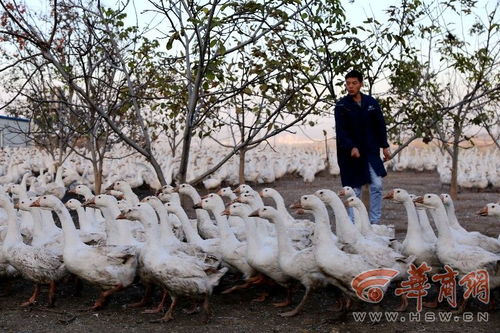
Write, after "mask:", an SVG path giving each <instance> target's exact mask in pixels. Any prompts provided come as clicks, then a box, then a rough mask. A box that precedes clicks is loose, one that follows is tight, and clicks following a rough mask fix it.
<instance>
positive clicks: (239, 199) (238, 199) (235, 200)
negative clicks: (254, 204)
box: [233, 197, 244, 203]
mask: <svg viewBox="0 0 500 333" xmlns="http://www.w3.org/2000/svg"><path fill="white" fill-rule="evenodd" d="M235 202H239V203H244V202H243V201H242V200H241V198H240V197H237V198H236V199H234V200H233V203H235Z"/></svg>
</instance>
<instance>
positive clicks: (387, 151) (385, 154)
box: [382, 148, 392, 162]
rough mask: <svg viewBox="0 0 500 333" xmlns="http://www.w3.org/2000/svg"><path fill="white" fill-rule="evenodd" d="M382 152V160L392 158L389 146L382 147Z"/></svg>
mask: <svg viewBox="0 0 500 333" xmlns="http://www.w3.org/2000/svg"><path fill="white" fill-rule="evenodd" d="M382 153H383V154H384V162H385V161H388V160H390V159H391V158H392V156H391V150H390V149H389V148H384V149H382Z"/></svg>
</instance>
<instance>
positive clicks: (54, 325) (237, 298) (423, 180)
mask: <svg viewBox="0 0 500 333" xmlns="http://www.w3.org/2000/svg"><path fill="white" fill-rule="evenodd" d="M262 187H264V186H256V188H262ZM273 187H275V188H276V189H278V190H279V191H280V192H281V193H283V195H284V197H285V201H286V203H287V204H290V203H292V202H293V201H295V200H297V199H298V198H299V197H300V195H302V194H308V193H312V192H313V191H315V190H317V189H321V188H330V189H334V190H338V189H339V188H340V180H339V179H338V178H336V177H331V176H328V175H318V177H317V178H316V180H315V181H314V182H313V183H312V184H304V183H303V182H302V180H301V179H300V178H296V177H293V176H288V177H286V178H285V179H282V180H279V181H277V182H276V183H275V184H274V185H273ZM384 187H385V188H386V189H387V190H389V189H391V188H394V187H401V188H405V189H407V190H409V191H410V192H412V193H416V194H424V193H427V192H433V193H441V192H444V191H446V188H442V187H441V185H440V183H439V177H438V175H437V174H436V173H434V172H424V173H417V172H399V173H395V172H392V173H390V174H389V175H388V177H387V178H385V181H384ZM499 198H500V193H499V192H498V190H497V191H495V190H492V189H490V190H486V191H481V192H476V191H470V190H463V191H461V193H460V195H459V200H458V202H456V208H457V215H458V219H459V220H460V222H461V223H462V225H463V226H464V227H465V228H467V229H468V230H478V231H481V232H483V233H485V234H487V235H489V236H495V237H496V236H497V235H498V234H499V233H500V221H498V220H495V219H494V218H480V217H477V216H475V214H474V212H475V211H476V210H478V209H479V208H480V207H482V205H483V204H485V203H487V202H492V201H497V200H498V199H499ZM383 223H388V224H395V225H396V228H397V229H396V230H397V233H398V234H397V236H398V237H399V238H402V237H404V234H403V231H404V230H405V225H406V216H405V213H404V209H403V207H402V206H400V205H397V204H394V203H390V202H386V203H384V208H383ZM231 283H234V277H231V276H227V277H225V278H224V279H223V281H222V286H221V287H220V288H218V289H217V290H216V291H215V293H214V295H213V297H212V299H211V302H212V308H213V316H212V318H211V320H210V323H209V324H207V325H203V324H201V315H200V314H194V315H187V314H184V313H183V312H182V311H181V310H180V309H181V308H182V307H183V306H187V305H188V304H187V303H181V304H180V306H179V308H178V310H177V312H176V314H175V320H174V321H172V322H169V323H164V324H158V323H151V322H150V321H151V320H153V319H157V318H159V315H149V314H142V313H141V310H140V309H130V308H126V307H125V306H124V305H125V304H127V303H131V302H134V301H136V300H137V299H138V298H139V297H140V295H141V293H142V287H141V286H140V285H134V286H132V287H130V288H129V289H127V290H126V291H124V292H121V293H120V294H117V295H115V296H114V297H112V299H111V301H110V303H109V305H108V306H107V307H106V308H105V309H104V310H101V311H98V312H89V311H81V310H82V309H84V308H87V307H89V306H91V305H92V304H93V301H94V300H95V298H96V296H97V290H96V289H95V288H94V287H92V286H90V285H85V287H84V291H83V296H81V297H74V296H72V295H71V293H72V290H73V287H72V285H70V284H66V285H62V286H61V287H60V290H59V292H58V299H57V301H56V307H55V308H52V309H48V308H46V307H45V306H44V305H45V304H46V301H47V299H46V293H45V291H44V292H43V293H42V295H41V297H40V304H39V305H35V306H33V307H31V308H27V309H26V308H20V307H19V304H20V303H21V302H22V301H25V300H26V299H28V298H29V296H30V294H31V292H32V287H31V285H30V284H29V283H28V282H26V281H23V280H17V281H14V282H13V284H12V288H11V291H10V294H9V295H7V296H1V297H0V331H2V332H54V331H57V332H104V331H107V332H160V331H170V332H189V333H192V332H372V331H373V332H375V331H376V332H379V333H380V332H417V331H426V332H457V331H459V330H460V331H461V332H491V331H493V332H494V331H497V332H498V331H500V314H499V306H498V305H497V308H496V310H494V311H492V312H489V314H488V316H489V317H488V321H482V322H478V320H476V319H474V320H473V321H472V322H469V323H467V322H464V320H463V317H456V318H455V317H453V318H452V319H453V320H452V322H451V323H443V322H438V321H435V322H425V320H423V317H422V319H421V320H420V321H418V322H409V321H408V319H409V317H408V313H406V314H403V315H402V316H403V317H404V319H405V321H404V322H403V319H398V320H397V322H396V323H390V322H388V321H386V320H382V321H381V322H379V323H372V322H371V321H370V320H368V319H366V320H365V322H364V323H359V322H356V321H355V320H354V319H353V315H352V313H347V314H346V315H345V316H343V317H342V316H339V315H338V314H336V313H334V312H332V311H330V310H329V307H330V306H332V305H334V303H335V297H336V292H335V291H334V290H333V288H326V289H324V290H319V291H317V292H315V293H314V295H313V296H312V297H311V299H310V300H309V302H308V303H307V304H306V306H305V308H304V311H303V312H302V313H301V314H299V315H298V316H296V317H294V318H282V317H280V316H278V313H279V312H281V311H283V310H279V309H276V308H274V307H273V306H272V305H271V302H275V301H278V300H281V299H282V297H283V292H282V291H281V290H280V289H276V290H271V295H270V297H269V299H268V300H267V301H265V302H264V303H255V302H251V300H252V299H253V298H254V297H255V296H256V294H257V293H258V292H259V291H262V288H254V289H248V290H245V291H242V292H239V293H234V294H230V295H221V294H220V289H221V288H224V287H226V286H228V285H230V284H231ZM0 292H3V288H2V286H0ZM159 296H160V295H159V291H157V293H156V295H155V302H157V301H158V300H159ZM301 296H302V290H300V289H299V291H298V292H297V293H296V295H295V297H294V305H295V304H297V302H298V301H299V300H300V297H301ZM496 298H497V302H498V296H497V297H496ZM410 302H411V303H410V307H409V309H410V310H409V311H415V303H414V302H412V301H410ZM397 303H398V299H397V298H396V297H395V296H393V293H392V291H390V292H389V293H388V294H387V296H386V298H385V299H384V301H383V302H382V304H381V306H380V307H378V308H375V307H373V306H372V305H367V304H359V305H357V311H375V310H377V311H391V310H392V309H394V308H395V307H396V305H397ZM450 310H451V309H450V308H449V307H448V306H446V305H440V307H439V308H438V309H435V310H430V311H431V312H433V313H434V314H437V313H438V312H441V311H450ZM484 310H485V309H484V308H483V307H481V306H479V305H478V304H475V303H473V304H472V305H471V306H470V308H469V309H468V311H471V312H472V315H473V316H476V315H477V313H478V312H481V313H482V312H483V311H484ZM426 311H428V310H424V313H425V312H426ZM422 316H423V315H422ZM400 318H401V317H400ZM455 320H457V321H455Z"/></svg>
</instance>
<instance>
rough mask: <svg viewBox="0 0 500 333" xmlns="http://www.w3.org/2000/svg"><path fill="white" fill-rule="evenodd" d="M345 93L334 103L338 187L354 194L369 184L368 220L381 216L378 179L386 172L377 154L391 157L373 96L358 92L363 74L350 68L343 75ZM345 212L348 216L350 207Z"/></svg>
mask: <svg viewBox="0 0 500 333" xmlns="http://www.w3.org/2000/svg"><path fill="white" fill-rule="evenodd" d="M345 85H346V89H347V95H346V96H344V97H343V98H341V99H340V100H339V101H338V102H337V103H336V105H335V132H336V142H337V159H338V165H339V167H340V179H341V182H342V186H350V187H352V188H353V189H354V192H355V193H356V196H357V197H360V196H361V187H362V186H363V185H365V184H370V209H369V216H370V222H371V223H373V224H378V223H379V222H380V218H381V216H382V178H383V177H385V176H386V175H387V171H386V170H385V167H384V163H383V161H382V159H381V157H380V149H382V153H383V155H384V161H388V160H389V159H391V151H390V149H389V143H388V142H387V129H386V125H385V120H384V116H383V114H382V111H381V109H380V105H379V103H378V102H377V100H376V99H375V98H373V97H372V96H370V95H366V94H363V93H361V88H362V87H363V75H362V74H361V73H360V72H359V71H357V70H352V71H350V72H349V73H347V74H346V75H345ZM350 210H351V211H350V212H349V215H350V216H351V219H352V208H351V209H350Z"/></svg>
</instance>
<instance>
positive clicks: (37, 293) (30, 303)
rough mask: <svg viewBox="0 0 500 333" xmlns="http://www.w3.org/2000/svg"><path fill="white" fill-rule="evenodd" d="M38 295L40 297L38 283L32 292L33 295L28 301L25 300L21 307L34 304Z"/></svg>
mask: <svg viewBox="0 0 500 333" xmlns="http://www.w3.org/2000/svg"><path fill="white" fill-rule="evenodd" d="M38 295H40V285H39V284H38V283H36V284H35V290H34V291H33V295H31V297H30V299H29V300H27V301H26V302H24V303H22V304H21V306H22V307H25V306H29V305H32V304H35V302H36V299H37V298H38Z"/></svg>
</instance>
